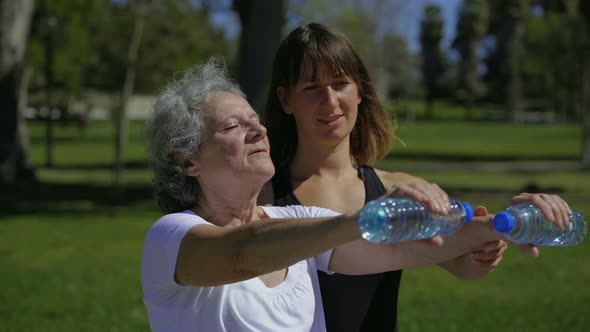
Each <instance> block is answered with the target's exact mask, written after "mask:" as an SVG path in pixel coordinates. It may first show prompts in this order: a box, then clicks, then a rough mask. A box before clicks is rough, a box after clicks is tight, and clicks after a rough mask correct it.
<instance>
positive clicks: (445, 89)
mask: <svg viewBox="0 0 590 332" xmlns="http://www.w3.org/2000/svg"><path fill="white" fill-rule="evenodd" d="M0 10H1V11H0V14H1V15H0V16H1V17H2V21H1V22H0V27H2V30H0V31H3V32H4V33H2V34H0V47H1V48H0V51H1V52H2V53H1V54H2V61H1V62H0V64H1V67H0V69H1V70H0V86H1V87H2V89H0V238H1V240H0V285H1V286H0V331H89V332H90V331H147V330H148V329H149V327H148V323H147V317H146V313H145V309H144V307H143V304H142V300H141V296H142V294H141V286H140V270H139V268H140V265H139V264H140V254H141V247H142V241H143V237H144V235H145V233H146V231H147V229H148V228H149V226H150V225H151V223H152V222H154V221H155V220H156V219H157V218H158V217H159V216H160V212H159V211H158V210H157V207H156V205H155V203H154V200H153V197H152V191H151V182H150V181H151V179H150V176H151V174H150V170H149V168H148V165H147V160H146V150H145V148H146V147H145V139H144V136H143V135H144V121H145V118H146V117H147V116H149V112H150V108H151V103H152V101H153V96H154V94H155V93H156V92H157V91H158V88H159V87H161V86H162V85H163V84H165V83H166V82H167V81H168V80H169V78H170V77H171V76H172V74H173V73H174V72H176V71H179V70H182V69H185V68H186V67H188V66H190V65H192V64H196V63H198V62H200V61H202V60H204V59H206V58H207V57H209V56H211V55H217V56H222V57H225V58H226V60H227V62H228V64H229V66H230V69H231V72H232V74H233V75H234V76H235V77H237V78H238V80H239V81H240V84H242V87H243V88H244V90H245V91H246V93H247V94H248V97H249V98H248V99H249V101H250V102H251V103H252V105H253V106H254V107H255V109H256V110H258V111H261V110H263V108H264V106H263V105H264V99H265V97H266V95H265V93H266V89H265V87H266V86H267V84H268V76H269V74H270V68H271V62H272V57H273V55H274V51H275V49H276V46H277V44H278V42H279V40H280V39H281V38H282V37H284V36H285V34H286V33H288V31H290V30H292V29H293V28H294V27H295V26H297V25H299V24H302V23H305V22H309V21H317V22H323V23H327V24H330V25H332V26H334V27H336V28H338V29H339V30H341V31H343V32H344V33H345V34H347V36H349V38H350V39H351V41H352V43H353V45H354V46H355V47H356V48H357V50H358V51H359V52H360V53H361V55H362V56H363V58H364V59H365V60H366V62H367V64H368V66H369V67H370V70H371V73H372V75H373V77H374V78H375V81H376V84H377V86H378V89H379V92H380V94H381V97H382V98H383V100H384V102H385V104H386V105H387V107H388V108H389V109H390V110H392V113H393V114H394V116H395V119H396V135H397V136H398V137H399V140H398V141H396V143H395V144H394V147H393V149H392V151H391V153H390V154H389V155H388V156H387V157H386V158H384V159H383V160H380V161H379V162H378V163H377V166H378V167H380V168H383V169H387V170H392V171H395V170H398V171H406V172H409V173H412V174H415V175H418V176H422V177H424V178H426V179H428V180H430V181H433V182H436V183H438V184H439V185H441V187H443V188H444V189H445V190H446V191H447V192H449V193H450V194H451V195H453V196H455V197H457V198H460V199H463V200H466V201H469V202H471V203H472V204H475V205H478V204H482V205H486V206H487V207H488V209H489V210H490V211H492V212H496V211H499V210H501V209H502V208H504V207H506V206H507V204H508V201H509V199H510V197H512V196H513V195H515V194H517V193H519V192H522V191H528V192H550V193H555V194H559V195H561V196H562V197H563V198H565V199H566V200H567V201H568V202H569V203H570V205H571V206H572V208H574V209H577V210H579V211H580V212H582V214H584V215H586V216H589V215H590V205H589V204H588V202H589V201H590V191H589V190H588V187H589V186H590V172H589V170H588V169H589V168H590V143H589V142H590V125H589V121H590V51H589V50H590V2H588V1H582V0H580V1H576V0H546V1H542V0H537V1H535V0H530V1H524V0H523V1H519V0H512V1H509V0H503V1H500V0H497V1H494V0H488V1H486V0H464V1H460V0H452V1H443V0H440V1H427V0H417V1H401V0H366V1H354V0H347V1H336V0H318V1H303V0H275V1H266V0H234V1H231V0H221V1H206V0H203V1H188V0H151V1H147V0H143V1H141V0H137V1H124V0H117V1H115V0H113V1H107V0H88V1H86V0H52V1H42V0H36V1H32V0H22V1H12V0H0ZM7 32H9V33H7ZM17 37H18V38H17ZM540 249H541V256H540V257H538V258H531V257H528V256H526V255H524V254H523V253H521V252H519V250H518V249H516V248H514V247H511V248H510V249H509V251H508V252H507V253H506V255H505V258H504V260H503V261H502V263H501V265H500V267H499V268H498V269H497V270H496V271H494V272H492V273H490V274H489V275H488V276H486V277H485V278H484V279H482V280H480V281H476V282H465V281H460V280H457V279H455V278H454V277H452V276H451V275H449V274H448V273H445V272H444V271H443V270H442V269H440V268H436V267H426V268H420V269H415V270H408V271H405V272H404V278H403V280H402V285H401V293H400V309H399V327H400V330H401V331H536V332H537V331H588V330H589V329H590V288H589V287H588V286H587V285H588V281H590V264H589V263H590V254H589V249H590V241H585V242H584V243H582V244H581V245H579V246H575V247H570V248H549V247H542V248H540Z"/></svg>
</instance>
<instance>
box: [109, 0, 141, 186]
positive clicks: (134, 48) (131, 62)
mask: <svg viewBox="0 0 590 332" xmlns="http://www.w3.org/2000/svg"><path fill="white" fill-rule="evenodd" d="M133 4H134V7H135V24H134V26H133V35H132V36H131V40H130V42H129V50H128V52H127V70H126V71H125V81H124V83H123V88H122V91H121V98H120V99H119V106H118V107H117V109H116V112H115V113H116V114H115V117H116V119H115V120H116V124H117V128H116V131H115V133H116V134H115V184H116V185H117V186H118V187H119V188H121V187H122V186H123V171H124V170H125V157H124V155H125V147H126V146H127V124H128V123H127V122H128V121H127V100H129V97H130V96H131V94H132V93H133V86H134V84H135V73H136V70H137V68H136V67H137V57H138V53H139V46H140V43H141V38H142V35H143V27H144V21H145V16H146V11H147V10H148V8H147V7H148V5H149V3H148V2H147V1H145V0H136V1H135V2H134V3H133Z"/></svg>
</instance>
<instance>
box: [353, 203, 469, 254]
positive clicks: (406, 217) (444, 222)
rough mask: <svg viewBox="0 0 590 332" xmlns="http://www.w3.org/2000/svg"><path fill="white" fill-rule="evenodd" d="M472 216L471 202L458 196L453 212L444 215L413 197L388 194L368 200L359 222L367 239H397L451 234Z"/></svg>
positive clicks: (391, 241) (452, 205) (382, 240)
mask: <svg viewBox="0 0 590 332" xmlns="http://www.w3.org/2000/svg"><path fill="white" fill-rule="evenodd" d="M472 218H473V208H472V207H471V205H469V204H468V203H464V202H459V201H458V200H455V199H451V210H450V211H449V213H448V214H447V215H440V214H437V213H434V212H431V211H430V209H428V207H426V206H425V205H424V204H423V203H420V202H417V201H414V200H412V199H409V198H385V199H379V200H374V201H371V202H369V203H367V204H365V206H364V207H363V208H362V209H361V211H360V213H359V221H358V223H359V228H360V230H361V233H362V236H363V238H364V239H365V240H368V241H371V242H375V243H393V242H400V241H408V240H419V239H426V238H430V237H433V236H435V235H451V234H453V233H455V232H456V231H457V230H459V229H460V228H461V227H462V226H463V224H464V223H468V222H470V221H471V219H472Z"/></svg>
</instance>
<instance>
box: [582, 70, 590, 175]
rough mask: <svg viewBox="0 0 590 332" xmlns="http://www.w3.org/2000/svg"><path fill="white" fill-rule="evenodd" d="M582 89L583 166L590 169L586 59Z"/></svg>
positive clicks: (589, 96)
mask: <svg viewBox="0 0 590 332" xmlns="http://www.w3.org/2000/svg"><path fill="white" fill-rule="evenodd" d="M585 69H586V70H585V73H584V81H583V90H582V109H581V111H582V167H583V168H585V169H590V61H588V59H586V68H585Z"/></svg>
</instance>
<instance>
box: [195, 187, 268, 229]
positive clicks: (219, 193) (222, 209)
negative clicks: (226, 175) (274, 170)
mask: <svg viewBox="0 0 590 332" xmlns="http://www.w3.org/2000/svg"><path fill="white" fill-rule="evenodd" d="M240 189H241V188H240V186H239V185H238V186H236V187H234V188H223V190H214V189H213V188H207V187H202V193H203V194H202V196H201V197H200V198H199V200H198V202H197V204H195V207H194V208H193V210H194V211H195V213H196V214H197V215H198V216H200V217H201V218H203V219H205V220H207V221H208V222H210V223H212V224H215V225H217V226H221V227H224V226H229V225H232V226H237V225H241V224H247V223H249V222H251V221H254V220H258V219H261V218H262V217H263V215H264V211H263V210H262V209H261V208H259V207H258V205H257V203H256V200H257V198H258V193H259V192H260V188H257V189H252V190H249V191H243V190H240Z"/></svg>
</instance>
